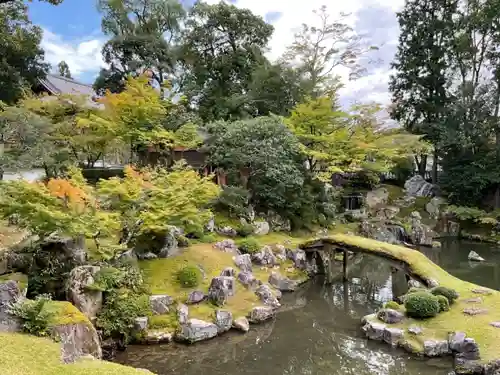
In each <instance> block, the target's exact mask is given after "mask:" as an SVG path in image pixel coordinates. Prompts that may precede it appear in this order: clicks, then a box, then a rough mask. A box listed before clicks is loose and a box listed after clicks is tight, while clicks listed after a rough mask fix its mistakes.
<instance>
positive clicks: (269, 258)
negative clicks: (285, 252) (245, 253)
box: [252, 246, 279, 267]
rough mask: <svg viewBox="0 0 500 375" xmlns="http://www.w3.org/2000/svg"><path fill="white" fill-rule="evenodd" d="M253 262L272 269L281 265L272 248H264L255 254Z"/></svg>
mask: <svg viewBox="0 0 500 375" xmlns="http://www.w3.org/2000/svg"><path fill="white" fill-rule="evenodd" d="M252 260H253V261H254V262H255V263H256V264H258V265H260V266H270V267H272V266H275V265H278V264H279V262H278V259H277V258H276V256H275V255H274V253H273V250H272V249H271V247H270V246H264V247H263V248H262V249H261V250H260V251H258V252H256V253H254V254H253V255H252Z"/></svg>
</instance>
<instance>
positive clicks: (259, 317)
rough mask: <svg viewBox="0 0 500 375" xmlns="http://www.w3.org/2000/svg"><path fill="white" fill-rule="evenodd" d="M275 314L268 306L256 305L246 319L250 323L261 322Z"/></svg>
mask: <svg viewBox="0 0 500 375" xmlns="http://www.w3.org/2000/svg"><path fill="white" fill-rule="evenodd" d="M274 316H275V312H274V309H273V308H272V307H270V306H257V307H254V308H253V309H252V311H250V314H249V316H248V320H249V321H250V323H262V322H265V321H266V320H269V319H272V318H274Z"/></svg>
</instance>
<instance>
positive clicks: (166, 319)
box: [148, 311, 179, 332]
mask: <svg viewBox="0 0 500 375" xmlns="http://www.w3.org/2000/svg"><path fill="white" fill-rule="evenodd" d="M148 326H149V328H150V329H161V330H165V331H168V332H174V331H175V330H176V329H177V327H178V326H179V322H178V321H177V314H176V313H175V311H172V312H169V313H168V314H163V315H153V316H151V317H150V318H149V323H148Z"/></svg>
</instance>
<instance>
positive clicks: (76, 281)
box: [67, 266, 102, 320]
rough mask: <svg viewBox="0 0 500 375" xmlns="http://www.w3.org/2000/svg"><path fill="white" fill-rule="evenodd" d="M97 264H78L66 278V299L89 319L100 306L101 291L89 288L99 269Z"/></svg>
mask: <svg viewBox="0 0 500 375" xmlns="http://www.w3.org/2000/svg"><path fill="white" fill-rule="evenodd" d="M100 269H101V268H100V267H98V266H79V267H75V268H73V269H72V270H71V272H70V274H69V279H68V291H67V298H68V301H70V302H71V303H73V305H75V306H76V307H77V308H78V310H80V311H81V312H82V313H83V314H85V316H86V317H87V318H89V319H91V320H93V319H95V317H96V316H97V314H98V313H99V311H100V310H101V308H102V291H100V290H94V289H91V288H89V286H91V285H92V284H94V281H95V275H96V274H97V273H98V272H99V271H100Z"/></svg>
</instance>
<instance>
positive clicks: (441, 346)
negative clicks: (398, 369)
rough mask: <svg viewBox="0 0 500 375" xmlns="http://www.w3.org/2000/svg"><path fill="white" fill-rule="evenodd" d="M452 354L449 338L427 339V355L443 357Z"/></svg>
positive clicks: (425, 345)
mask: <svg viewBox="0 0 500 375" xmlns="http://www.w3.org/2000/svg"><path fill="white" fill-rule="evenodd" d="M448 354H450V348H449V345H448V341H447V340H425V341H424V355H426V356H427V357H441V356H445V355H448Z"/></svg>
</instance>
